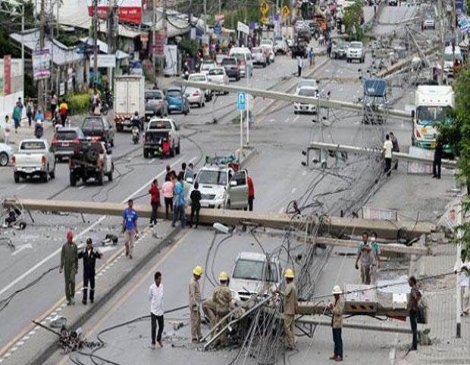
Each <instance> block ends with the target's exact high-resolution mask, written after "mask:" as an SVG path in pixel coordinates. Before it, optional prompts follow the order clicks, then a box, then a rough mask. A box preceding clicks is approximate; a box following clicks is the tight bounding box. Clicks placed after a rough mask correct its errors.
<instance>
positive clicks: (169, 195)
mask: <svg viewBox="0 0 470 365" xmlns="http://www.w3.org/2000/svg"><path fill="white" fill-rule="evenodd" d="M174 188H175V186H174V184H173V182H172V181H171V174H170V172H168V174H167V176H166V177H165V182H164V183H163V185H162V194H163V199H164V200H165V218H166V219H168V218H169V213H170V212H171V213H173V190H174Z"/></svg>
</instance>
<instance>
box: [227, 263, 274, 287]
mask: <svg viewBox="0 0 470 365" xmlns="http://www.w3.org/2000/svg"><path fill="white" fill-rule="evenodd" d="M265 263H266V262H265V261H255V260H246V259H241V260H238V261H237V264H236V265H235V269H234V270H233V278H234V279H242V280H257V281H269V282H273V283H276V282H278V274H277V271H276V264H275V263H273V262H271V264H270V265H269V267H268V265H266V264H265ZM263 272H264V278H263Z"/></svg>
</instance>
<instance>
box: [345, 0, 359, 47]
mask: <svg viewBox="0 0 470 365" xmlns="http://www.w3.org/2000/svg"><path fill="white" fill-rule="evenodd" d="M362 5H363V4H362V1H361V0H356V2H355V3H354V4H352V5H350V6H348V7H347V8H346V11H345V12H344V17H343V23H344V26H345V28H346V33H347V34H348V39H349V40H353V41H359V40H362V36H363V33H362V28H361V23H362V14H363V13H362V11H363V10H362Z"/></svg>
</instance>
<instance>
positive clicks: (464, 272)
mask: <svg viewBox="0 0 470 365" xmlns="http://www.w3.org/2000/svg"><path fill="white" fill-rule="evenodd" d="M454 272H455V273H456V274H457V275H458V285H459V287H460V290H461V294H460V300H461V302H460V303H461V307H460V309H461V310H462V312H461V314H460V315H462V316H463V315H468V314H469V312H470V263H469V262H468V261H467V260H466V252H465V250H462V251H461V253H460V259H459V260H457V262H456V263H455V266H454Z"/></svg>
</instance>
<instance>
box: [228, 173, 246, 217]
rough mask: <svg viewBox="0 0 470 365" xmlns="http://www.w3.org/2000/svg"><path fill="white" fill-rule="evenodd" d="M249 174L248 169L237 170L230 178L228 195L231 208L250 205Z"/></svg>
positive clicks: (241, 207)
mask: <svg viewBox="0 0 470 365" xmlns="http://www.w3.org/2000/svg"><path fill="white" fill-rule="evenodd" d="M247 179H248V175H247V173H246V170H240V171H237V172H236V173H235V174H234V175H233V176H232V178H231V179H230V183H229V188H228V195H229V200H230V208H232V209H243V208H246V207H247V206H248V183H247Z"/></svg>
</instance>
